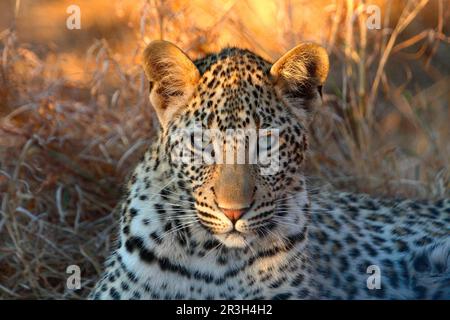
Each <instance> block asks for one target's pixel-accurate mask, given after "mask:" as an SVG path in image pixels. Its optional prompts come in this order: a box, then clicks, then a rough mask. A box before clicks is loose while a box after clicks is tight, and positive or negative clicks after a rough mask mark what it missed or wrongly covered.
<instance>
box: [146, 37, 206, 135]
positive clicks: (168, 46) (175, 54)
mask: <svg viewBox="0 0 450 320" xmlns="http://www.w3.org/2000/svg"><path fill="white" fill-rule="evenodd" d="M143 67H144V71H145V74H146V76H147V78H148V80H149V82H150V102H151V104H152V105H153V108H154V109H155V111H156V114H157V115H158V119H159V122H160V123H161V125H162V126H163V127H165V126H166V125H167V123H168V122H169V121H170V120H171V118H172V117H173V115H174V114H175V113H176V112H177V111H178V110H179V109H180V108H182V107H183V106H185V104H186V103H187V101H188V100H189V98H190V97H191V96H192V93H193V92H194V90H195V87H196V85H197V83H198V80H199V78H200V73H199V71H198V69H197V67H196V66H195V65H194V63H193V62H192V61H191V60H190V59H189V58H188V56H187V55H186V54H185V53H184V52H183V51H182V50H181V49H180V48H178V47H177V46H175V45H174V44H172V43H170V42H167V41H162V40H157V41H153V42H151V43H150V44H149V45H148V46H147V48H146V49H145V51H144V57H143Z"/></svg>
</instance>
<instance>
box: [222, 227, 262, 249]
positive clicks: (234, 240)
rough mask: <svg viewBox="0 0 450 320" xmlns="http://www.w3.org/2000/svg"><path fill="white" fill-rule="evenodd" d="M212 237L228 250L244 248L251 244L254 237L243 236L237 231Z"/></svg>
mask: <svg viewBox="0 0 450 320" xmlns="http://www.w3.org/2000/svg"><path fill="white" fill-rule="evenodd" d="M214 237H215V238H216V239H217V240H219V241H220V242H221V243H223V244H224V245H225V246H226V247H228V248H245V247H248V246H250V245H251V244H252V240H253V239H254V235H250V234H243V233H241V232H238V231H235V230H234V231H231V232H228V233H221V234H215V235H214Z"/></svg>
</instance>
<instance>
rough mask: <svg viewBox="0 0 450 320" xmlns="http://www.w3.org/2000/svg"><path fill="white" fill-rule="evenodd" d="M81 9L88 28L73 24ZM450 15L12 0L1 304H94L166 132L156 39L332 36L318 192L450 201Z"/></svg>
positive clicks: (315, 168) (236, 41)
mask: <svg viewBox="0 0 450 320" xmlns="http://www.w3.org/2000/svg"><path fill="white" fill-rule="evenodd" d="M73 4H75V5H77V6H78V7H79V8H80V12H81V29H74V30H69V29H68V28H67V27H66V20H67V18H68V17H69V16H70V13H68V12H67V8H68V7H69V6H70V5H73ZM372 5H376V6H377V8H379V9H380V13H381V15H380V28H377V29H369V28H368V27H367V26H368V19H374V16H373V14H374V13H373V11H371V10H370V8H371V6H372ZM372 8H373V7H372ZM449 17H450V8H449V2H448V1H446V0H429V1H427V0H399V1H389V0H366V1H363V0H319V1H306V0H278V1H276V0H233V1H231V0H218V1H206V0H194V1H177V0H174V1H162V0H159V1H157V0H96V1H92V0H78V1H76V0H71V1H66V0H2V1H0V59H1V60H0V298H9V299H30V298H31V299H33V298H40V299H65V298H83V297H85V296H86V295H87V293H88V291H89V290H90V288H91V287H92V286H93V285H94V283H95V281H96V280H97V278H98V276H99V273H100V272H101V270H102V269H103V268H102V264H103V261H104V258H105V257H106V256H107V254H108V253H109V251H110V249H111V246H112V245H113V243H114V239H115V228H116V222H117V216H116V214H115V213H114V211H113V208H114V206H115V205H116V203H117V201H118V199H119V195H120V194H119V188H120V185H121V184H122V183H123V182H124V179H125V177H126V174H127V173H128V172H129V171H130V170H131V169H132V168H133V165H134V164H135V163H136V161H137V160H138V159H139V157H140V156H141V155H142V153H143V152H144V150H145V149H146V148H147V147H148V145H149V143H150V142H151V141H152V139H153V137H154V135H155V133H156V132H157V131H156V130H157V122H156V117H155V115H154V113H153V111H152V109H151V106H150V105H149V103H148V97H147V93H148V87H147V83H146V80H145V77H144V75H143V72H142V69H141V67H140V63H141V53H142V51H143V48H144V47H145V45H146V44H147V43H149V42H150V41H152V40H155V39H166V40H170V41H172V42H174V43H175V44H177V45H178V46H179V47H181V48H182V49H183V50H184V51H185V52H187V53H188V55H189V56H190V57H191V58H192V59H195V58H198V57H201V56H202V55H205V54H206V53H209V52H212V51H216V50H219V49H221V48H223V47H225V46H239V47H244V48H249V49H251V50H253V51H255V52H256V53H258V54H259V55H261V56H262V57H264V58H265V59H268V60H270V61H274V60H276V59H277V58H278V57H280V56H281V55H282V54H283V53H284V52H285V51H287V50H288V49H290V48H292V47H294V46H295V45H296V44H298V43H300V42H302V41H314V42H317V43H320V44H322V45H323V46H324V47H326V48H327V50H328V52H329V54H330V63H331V72H330V76H329V79H328V81H327V84H326V86H325V88H324V100H325V101H324V102H325V103H324V106H323V107H322V108H320V109H319V110H317V112H316V114H315V116H314V120H313V121H312V123H311V127H310V130H311V141H310V149H311V150H310V152H309V157H308V160H307V164H306V166H305V172H306V173H307V175H308V179H309V184H310V186H311V188H312V189H314V190H318V191H319V192H320V190H322V189H327V188H333V189H340V190H348V191H354V192H364V193H368V194H371V195H373V196H379V197H393V198H402V197H412V198H416V199H419V200H420V199H438V198H442V197H449V196H450V191H449V184H450V183H449V181H450V178H449V177H450V173H449V162H450V160H449V159H450V143H449V141H450V128H449V123H450V114H449V108H448V103H449V97H450V93H449V85H450V78H449V76H450V75H449V71H450V59H449V57H450V46H449V44H450V38H449V36H448V34H449V21H450V20H449ZM370 21H373V20H370ZM69 265H78V266H79V267H80V269H81V277H82V278H81V280H82V288H81V289H80V290H69V289H67V286H66V279H67V277H68V276H69V274H67V273H66V268H67V266H69Z"/></svg>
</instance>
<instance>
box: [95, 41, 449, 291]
mask: <svg viewBox="0 0 450 320" xmlns="http://www.w3.org/2000/svg"><path fill="white" fill-rule="evenodd" d="M142 60H143V70H144V73H145V75H146V77H147V80H148V84H149V100H150V105H151V106H152V107H153V109H154V112H155V114H156V117H157V119H158V123H159V132H158V135H157V136H156V137H155V138H154V141H153V142H152V143H151V145H150V146H149V147H148V149H147V151H145V153H144V155H143V156H142V158H141V160H140V162H138V164H137V165H136V167H135V169H134V170H133V171H131V173H130V175H129V179H128V181H127V182H126V184H125V185H124V186H123V195H122V198H121V199H120V201H119V204H118V205H117V211H118V215H119V216H120V221H119V222H118V223H119V227H118V229H119V230H118V235H117V240H116V243H115V246H114V248H115V249H114V250H113V251H112V253H111V254H110V256H109V258H108V259H106V262H105V267H104V268H105V270H104V272H103V275H102V276H101V277H100V279H99V280H98V282H97V283H96V285H95V286H94V288H93V290H92V291H91V292H90V294H89V297H88V298H89V299H105V300H110V299H111V300H122V299H123V300H134V299H145V300H147V299H148V300H149V299H152V300H153V299H155V300H163V299H164V300H165V299H180V300H183V299H198V300H204V299H205V300H207V299H212V300H216V299H217V300H235V299H238V300H286V299H327V300H329V299H333V300H334V299H345V300H347V299H349V300H352V299H449V298H450V237H449V235H450V228H449V226H450V199H446V198H444V199H441V200H416V199H397V198H386V197H376V196H370V195H367V194H364V193H361V194H359V193H352V192H344V191H339V190H320V189H318V190H313V189H311V188H308V186H307V183H306V182H307V172H305V161H306V160H305V159H306V156H307V152H308V150H309V148H308V145H309V143H310V142H309V139H308V126H309V124H310V123H311V117H312V116H313V114H314V112H315V110H317V108H320V106H321V105H322V100H323V99H322V96H323V94H322V88H323V86H324V84H325V81H326V78H327V77H328V72H329V68H330V66H329V56H328V54H327V51H326V49H325V48H324V47H322V46H320V45H318V44H315V43H310V42H304V43H300V44H299V45H297V46H296V47H294V48H293V49H291V50H289V51H287V52H286V53H285V54H284V55H282V56H281V57H280V58H279V59H278V60H276V61H275V62H274V63H271V62H269V61H268V60H266V59H264V58H262V57H261V56H259V55H257V54H255V53H254V52H252V51H250V50H248V49H242V48H238V47H226V48H224V49H222V50H221V51H219V52H215V53H211V54H208V55H206V56H204V57H202V58H200V59H197V60H191V59H190V58H189V57H188V55H187V54H186V53H185V52H184V51H183V50H182V49H180V48H179V47H178V46H176V45H175V44H173V43H171V42H168V41H164V40H155V41H153V42H151V43H150V44H148V45H147V47H146V48H145V50H144V53H143V58H142ZM197 129H198V130H204V132H210V131H213V132H215V133H218V134H219V135H220V134H222V138H223V140H225V142H223V141H222V143H215V144H214V143H211V141H212V138H211V137H212V136H214V137H216V135H215V134H214V135H213V134H210V135H209V137H205V136H208V135H207V134H202V135H197V136H195V135H194V134H193V132H196V131H195V130H197ZM208 130H209V131H208ZM245 130H248V131H249V132H256V134H255V135H256V140H255V139H250V138H248V137H247V136H245V134H244V136H243V135H239V132H242V131H245ZM227 132H231V133H235V135H234V136H233V135H230V137H236V139H235V140H233V139H234V138H233V139H231V138H230V139H229V140H227V138H228V137H229V136H228V135H226V133H227ZM244 133H245V132H244ZM199 136H200V138H199ZM219 138H220V137H219ZM219 138H218V139H217V141H220V139H219ZM233 141H240V142H241V144H240V145H241V146H243V147H242V148H241V149H239V148H238V147H237V146H236V145H238V144H233V143H232V142H233ZM255 141H256V142H255ZM211 144H214V148H209V149H208V147H207V146H208V145H211ZM252 144H256V145H257V146H258V148H253V149H252V150H253V153H251V152H250V151H248V150H250V149H251V148H252ZM205 145H206V146H205ZM238 146H239V145H238ZM227 148H228V149H227ZM238 149H239V150H240V151H241V153H242V150H244V151H245V152H243V153H244V154H246V151H248V154H253V155H254V154H257V155H258V154H259V155H263V154H265V155H266V156H267V157H266V160H267V159H268V158H270V159H269V160H270V161H262V160H260V159H259V158H258V157H257V156H256V157H252V158H251V157H250V156H245V157H244V158H245V159H244V161H241V162H239V161H238V160H236V158H237V157H238V156H239V155H238V151H239V150H238ZM255 149H256V150H257V151H256V152H255V151H254V150H255ZM260 149H261V150H260ZM186 150H187V151H186ZM224 150H225V151H224ZM185 151H186V152H185ZM221 151H224V152H223V154H221V155H220V156H217V157H216V156H215V153H216V155H217V154H219V153H221ZM183 152H185V153H186V154H187V155H188V156H187V157H183V155H184V153H183ZM198 153H203V154H206V157H201V158H200V160H201V161H196V160H198V157H197V158H195V159H194V160H195V161H193V160H192V155H193V154H194V155H195V154H198ZM224 154H225V155H230V159H231V161H228V160H230V159H228V158H227V161H223V159H224V158H223V155H224ZM275 155H277V156H275ZM208 156H209V158H208ZM250 158H251V159H250ZM255 158H256V160H255V161H250V160H252V159H253V160H254V159H255ZM211 159H212V160H211ZM206 160H208V161H206ZM241 160H242V159H241Z"/></svg>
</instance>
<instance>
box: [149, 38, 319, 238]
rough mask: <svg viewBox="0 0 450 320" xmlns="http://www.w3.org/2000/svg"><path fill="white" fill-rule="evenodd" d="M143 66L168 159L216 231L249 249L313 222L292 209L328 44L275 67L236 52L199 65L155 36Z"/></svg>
mask: <svg viewBox="0 0 450 320" xmlns="http://www.w3.org/2000/svg"><path fill="white" fill-rule="evenodd" d="M144 67H145V71H146V74H147V76H148V78H149V81H150V84H151V92H150V100H151V103H152V105H153V107H154V108H155V110H156V113H157V115H158V118H159V120H160V123H161V127H162V134H161V143H162V144H163V145H164V148H163V150H164V152H163V153H164V159H167V161H168V163H169V164H170V168H171V175H172V177H174V179H177V180H179V181H183V182H182V183H181V187H180V188H179V189H180V190H178V192H183V193H185V195H186V199H189V200H186V201H189V203H190V206H191V208H190V209H191V210H192V212H195V215H196V219H195V220H196V221H197V222H198V224H199V225H201V226H202V228H203V229H204V230H206V231H207V233H208V234H209V235H211V236H212V237H214V238H215V239H217V240H219V241H220V242H221V243H223V244H225V245H226V246H229V247H244V246H246V245H247V244H251V243H254V242H256V241H258V240H259V239H261V238H263V237H266V238H267V237H269V236H270V235H278V237H279V236H282V234H283V232H284V229H286V228H287V227H288V226H289V225H290V224H291V225H293V224H297V225H302V224H305V223H306V220H307V218H308V217H307V210H305V214H304V215H299V216H295V217H289V216H288V212H292V211H296V210H295V208H298V207H299V203H298V202H296V200H297V199H295V196H294V195H296V196H298V195H302V192H304V181H303V176H302V172H301V165H302V163H303V160H304V158H305V152H306V150H307V144H308V143H307V132H306V124H307V122H308V117H309V114H310V112H311V109H312V108H314V107H315V106H316V105H318V104H319V103H320V101H321V92H320V90H321V86H322V84H323V82H324V80H325V78H326V75H327V72H328V58H327V55H326V53H325V50H324V49H323V48H321V47H319V46H316V45H313V44H303V45H299V46H298V47H296V48H294V49H292V50H291V51H289V52H288V53H287V54H286V55H284V56H283V57H282V58H280V59H279V60H278V61H277V62H276V63H275V64H271V63H269V62H267V61H265V60H264V59H262V58H261V57H259V56H257V55H255V54H254V53H252V52H250V51H247V50H242V49H237V48H228V49H224V50H223V51H221V52H220V53H218V54H214V55H211V56H208V57H206V58H204V59H201V60H197V61H195V62H192V61H191V60H190V59H189V58H188V57H187V56H186V55H185V54H184V53H183V52H182V51H181V50H180V49H178V48H177V47H175V46H174V45H172V44H170V43H167V42H163V41H157V42H154V43H152V44H150V45H149V46H148V48H147V49H146V51H145V54H144ZM166 157H167V158H166ZM179 184H180V183H179ZM304 196H305V198H306V192H305V193H304ZM300 202H301V204H302V205H306V200H305V199H301V200H300ZM293 208H294V210H293ZM302 209H303V208H299V210H302ZM297 211H298V210H297ZM294 218H295V219H294Z"/></svg>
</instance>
